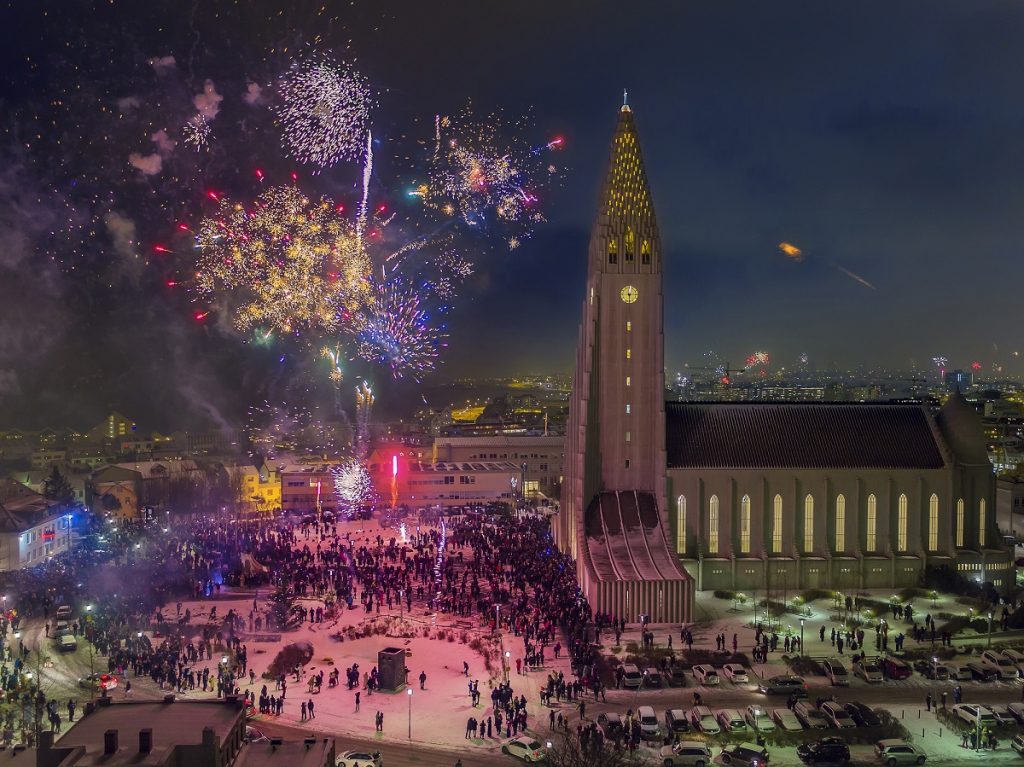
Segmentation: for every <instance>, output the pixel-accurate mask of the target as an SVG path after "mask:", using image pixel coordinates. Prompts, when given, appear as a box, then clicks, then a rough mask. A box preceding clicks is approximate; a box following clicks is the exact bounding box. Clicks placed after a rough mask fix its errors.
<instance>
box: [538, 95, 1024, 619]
mask: <svg viewBox="0 0 1024 767" xmlns="http://www.w3.org/2000/svg"><path fill="white" fill-rule="evenodd" d="M598 206H599V207H598V211H597V218H596V221H595V223H594V228H593V231H592V234H591V239H590V250H589V256H588V270H587V284H586V294H585V296H584V301H583V320H582V323H581V325H580V333H579V345H578V348H577V358H576V372H575V376H574V379H573V392H572V397H571V400H570V408H569V422H568V427H567V431H566V443H565V478H564V482H563V485H562V504H561V510H560V513H559V514H558V515H557V516H556V517H555V518H554V523H553V526H554V533H555V539H556V541H557V543H558V544H559V546H560V548H562V550H563V551H568V552H569V553H571V554H572V555H573V556H574V557H575V558H576V563H577V569H578V575H579V581H580V585H581V588H582V589H583V591H584V593H585V594H586V596H587V597H588V599H589V600H590V603H591V606H592V607H593V608H594V610H595V611H599V612H607V613H611V614H613V615H615V616H616V617H621V618H625V619H626V620H627V621H628V622H636V621H639V620H641V619H643V618H644V617H646V618H647V619H648V620H650V621H651V622H654V623H678V622H684V621H689V620H691V616H692V606H693V599H694V596H695V592H696V591H699V590H704V589H741V590H744V591H750V592H756V591H769V590H776V591H781V590H783V589H791V590H797V589H806V588H832V589H838V590H860V589H865V588H893V587H896V586H902V585H908V584H912V583H916V582H917V579H918V576H919V574H920V573H921V571H922V570H923V569H924V568H925V567H927V566H938V565H948V566H949V567H952V568H955V569H956V570H958V571H959V572H961V574H963V575H965V576H966V577H969V578H973V579H977V580H979V581H989V582H992V583H993V585H995V586H996V587H997V588H998V587H1000V586H1007V585H1010V579H1012V577H1013V571H1012V569H1011V568H1012V561H1011V556H1010V553H1009V552H1008V551H1007V550H1006V549H1005V547H1003V546H1002V544H1001V541H1000V539H999V534H998V531H997V528H996V523H995V480H994V476H993V473H992V467H991V464H990V463H989V461H988V456H987V453H986V450H985V441H984V436H983V433H982V428H981V421H980V418H979V416H978V414H977V413H976V412H975V411H974V410H973V409H972V408H971V407H970V405H968V404H967V402H966V401H965V400H964V399H963V397H962V396H961V395H960V394H959V393H957V394H955V395H953V396H951V397H950V399H949V401H948V402H947V403H946V405H945V406H944V407H943V408H942V410H941V411H940V412H939V413H938V415H936V416H933V415H932V414H931V413H930V412H929V411H928V410H927V408H925V407H924V406H923V405H920V404H886V403H877V404H876V403H868V404H845V403H834V404H833V403H820V402H817V403H807V404H803V403H786V404H753V403H682V402H668V403H666V391H665V373H664V330H663V328H664V323H663V301H664V296H663V293H662V276H661V275H662V248H661V240H660V237H659V234H658V225H657V218H656V216H655V211H654V206H653V202H652V199H651V193H650V187H649V185H648V181H647V176H646V173H645V171H644V164H643V158H642V155H641V152H640V144H639V140H638V137H637V131H636V125H635V121H634V116H633V112H632V110H631V109H630V107H629V106H627V105H623V106H622V108H621V110H620V111H619V120H618V125H617V127H616V130H615V135H614V137H613V139H612V147H611V156H610V160H609V164H608V170H607V172H606V175H605V180H604V184H603V187H602V190H601V194H600V198H599V201H598Z"/></svg>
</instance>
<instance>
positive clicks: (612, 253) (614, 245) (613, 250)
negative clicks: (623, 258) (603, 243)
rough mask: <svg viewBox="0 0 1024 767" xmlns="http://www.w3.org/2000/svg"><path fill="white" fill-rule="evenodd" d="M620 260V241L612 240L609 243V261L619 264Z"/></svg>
mask: <svg viewBox="0 0 1024 767" xmlns="http://www.w3.org/2000/svg"><path fill="white" fill-rule="evenodd" d="M618 262H619V243H618V242H616V241H615V240H612V241H611V242H609V243H608V263H609V264H617V263H618Z"/></svg>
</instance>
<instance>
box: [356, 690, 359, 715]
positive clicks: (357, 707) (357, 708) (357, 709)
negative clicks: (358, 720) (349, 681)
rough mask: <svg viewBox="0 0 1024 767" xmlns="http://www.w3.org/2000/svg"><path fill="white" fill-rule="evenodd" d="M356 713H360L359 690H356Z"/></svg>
mask: <svg viewBox="0 0 1024 767" xmlns="http://www.w3.org/2000/svg"><path fill="white" fill-rule="evenodd" d="M356 713H357V714H358V713H359V691H358V690H356Z"/></svg>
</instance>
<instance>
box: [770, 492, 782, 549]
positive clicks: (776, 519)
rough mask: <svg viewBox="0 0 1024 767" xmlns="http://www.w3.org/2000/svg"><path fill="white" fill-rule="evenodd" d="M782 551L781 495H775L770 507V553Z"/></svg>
mask: <svg viewBox="0 0 1024 767" xmlns="http://www.w3.org/2000/svg"><path fill="white" fill-rule="evenodd" d="M781 553H782V496H781V495H776V496H775V502H774V504H773V508H772V554H781Z"/></svg>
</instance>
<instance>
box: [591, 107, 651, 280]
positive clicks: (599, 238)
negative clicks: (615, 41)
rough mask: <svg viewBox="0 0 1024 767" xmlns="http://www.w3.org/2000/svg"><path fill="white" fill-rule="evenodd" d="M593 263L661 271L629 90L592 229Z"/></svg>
mask: <svg viewBox="0 0 1024 767" xmlns="http://www.w3.org/2000/svg"><path fill="white" fill-rule="evenodd" d="M590 269H591V272H592V273H593V272H610V273H614V274H633V273H640V274H644V273H648V274H649V273H657V272H660V271H661V241H660V238H659V236H658V225H657V221H656V219H655V216H654V206H653V204H652V203H651V190H650V185H649V184H648V182H647V173H646V171H645V170H644V161H643V155H642V153H641V151H640V140H639V138H638V136H637V132H636V122H635V120H634V117H633V110H632V109H631V108H630V107H629V104H628V103H627V102H626V94H625V92H623V104H622V107H621V108H620V109H619V120H618V125H617V126H616V129H615V135H614V137H613V138H612V146H611V152H610V156H609V159H608V169H607V171H606V172H605V178H604V184H603V185H602V188H601V196H600V199H599V201H598V213H597V220H596V221H595V222H594V229H593V232H592V234H591V240H590Z"/></svg>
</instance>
